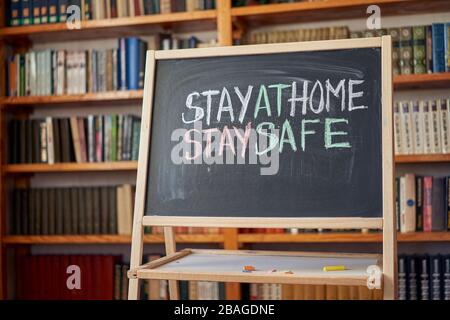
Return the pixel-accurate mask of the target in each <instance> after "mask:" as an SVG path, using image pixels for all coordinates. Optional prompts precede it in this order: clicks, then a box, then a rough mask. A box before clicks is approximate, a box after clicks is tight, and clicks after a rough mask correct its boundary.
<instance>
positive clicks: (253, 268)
mask: <svg viewBox="0 0 450 320" xmlns="http://www.w3.org/2000/svg"><path fill="white" fill-rule="evenodd" d="M255 270H256V269H255V267H254V266H244V268H243V271H255Z"/></svg>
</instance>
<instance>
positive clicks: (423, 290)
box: [420, 256, 430, 300]
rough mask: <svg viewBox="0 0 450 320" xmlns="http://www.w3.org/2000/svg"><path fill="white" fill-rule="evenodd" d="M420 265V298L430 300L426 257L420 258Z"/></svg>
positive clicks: (428, 271)
mask: <svg viewBox="0 0 450 320" xmlns="http://www.w3.org/2000/svg"><path fill="white" fill-rule="evenodd" d="M420 264H421V268H420V298H421V300H430V270H429V264H428V257H426V256H425V257H422V258H421V260H420Z"/></svg>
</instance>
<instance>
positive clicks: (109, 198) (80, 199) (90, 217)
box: [8, 184, 134, 235]
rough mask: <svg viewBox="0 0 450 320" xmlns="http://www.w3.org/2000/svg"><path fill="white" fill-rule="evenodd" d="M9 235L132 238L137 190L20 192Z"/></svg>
mask: <svg viewBox="0 0 450 320" xmlns="http://www.w3.org/2000/svg"><path fill="white" fill-rule="evenodd" d="M11 200H12V201H10V202H9V203H10V206H11V207H10V208H9V212H10V214H9V217H8V225H9V230H8V233H9V234H13V235H85V234H96V235H98V234H120V235H131V231H132V219H133V218H132V217H133V208H134V206H133V203H134V187H133V186H131V185H128V184H126V185H119V186H106V187H105V186H102V187H97V186H89V187H70V188H17V189H14V190H12V192H11Z"/></svg>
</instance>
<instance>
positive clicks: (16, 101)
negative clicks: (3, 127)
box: [0, 90, 144, 106]
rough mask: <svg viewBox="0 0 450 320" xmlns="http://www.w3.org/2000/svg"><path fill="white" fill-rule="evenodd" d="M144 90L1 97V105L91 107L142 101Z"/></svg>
mask: <svg viewBox="0 0 450 320" xmlns="http://www.w3.org/2000/svg"><path fill="white" fill-rule="evenodd" d="M143 92H144V91H143V90H131V91H110V92H97V93H86V94H74V95H61V96H28V97H0V105H8V106H27V105H49V104H78V105H81V106H83V105H90V102H96V103H98V102H108V103H110V102H116V101H118V102H119V101H134V100H136V101H139V100H142V97H143ZM81 103H83V104H81Z"/></svg>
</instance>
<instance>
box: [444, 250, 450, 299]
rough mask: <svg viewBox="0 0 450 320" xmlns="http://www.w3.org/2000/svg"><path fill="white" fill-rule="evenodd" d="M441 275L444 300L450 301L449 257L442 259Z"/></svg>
mask: <svg viewBox="0 0 450 320" xmlns="http://www.w3.org/2000/svg"><path fill="white" fill-rule="evenodd" d="M443 260H444V261H443V273H444V276H443V278H444V281H443V282H444V283H443V284H444V292H443V298H444V300H450V255H447V256H445V257H444V258H443Z"/></svg>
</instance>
